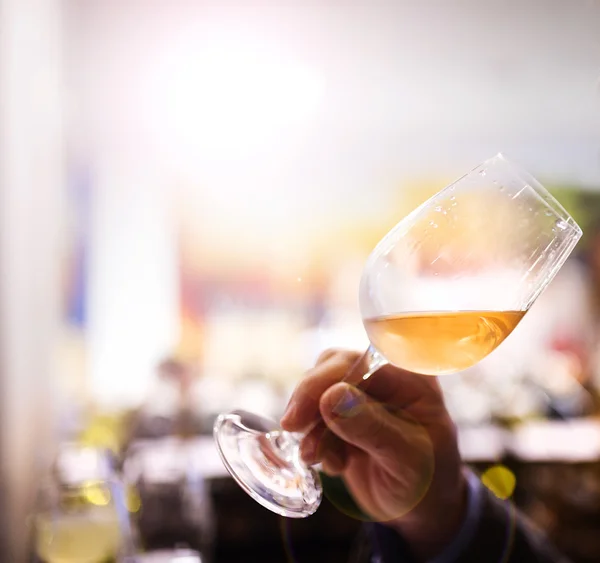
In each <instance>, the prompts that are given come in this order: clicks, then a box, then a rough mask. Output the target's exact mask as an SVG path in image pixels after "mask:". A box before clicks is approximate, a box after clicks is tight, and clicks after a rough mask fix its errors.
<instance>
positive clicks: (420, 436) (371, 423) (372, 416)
mask: <svg viewBox="0 0 600 563" xmlns="http://www.w3.org/2000/svg"><path fill="white" fill-rule="evenodd" d="M319 406H320V410H321V415H322V416H323V420H324V421H325V423H326V424H327V426H328V427H329V429H330V430H331V431H332V432H333V433H335V434H337V436H339V437H340V438H341V439H342V440H344V441H345V442H347V443H349V444H352V445H353V446H356V447H357V448H359V449H361V450H363V451H364V452H366V453H368V454H369V455H370V456H372V457H374V458H376V459H377V460H378V462H379V463H381V465H383V466H384V467H386V468H387V469H389V470H392V471H397V470H398V469H399V468H400V466H401V465H402V466H404V465H406V464H409V465H410V463H411V458H412V457H413V456H414V455H415V454H417V452H418V451H420V452H421V455H422V454H423V453H424V452H428V453H429V452H431V448H432V444H431V439H430V437H429V434H428V433H427V431H426V430H425V428H424V427H423V426H422V425H421V424H419V423H418V422H417V421H416V420H415V419H414V418H413V417H411V416H409V415H407V414H406V412H405V411H402V410H399V409H398V412H392V411H391V409H390V408H389V407H387V406H384V405H383V404H381V403H379V402H377V401H375V400H373V399H372V398H371V397H369V396H368V395H366V394H365V393H363V392H362V391H360V390H359V389H357V388H356V387H354V386H352V385H349V384H348V383H337V384H335V385H333V386H331V387H330V388H329V389H328V390H327V391H326V392H325V393H324V394H323V395H322V396H321V401H320V405H319ZM426 455H427V454H426Z"/></svg>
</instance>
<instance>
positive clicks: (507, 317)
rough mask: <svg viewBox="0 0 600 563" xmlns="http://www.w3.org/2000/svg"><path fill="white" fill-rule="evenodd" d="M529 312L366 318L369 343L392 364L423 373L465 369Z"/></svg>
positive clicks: (409, 314) (484, 355)
mask: <svg viewBox="0 0 600 563" xmlns="http://www.w3.org/2000/svg"><path fill="white" fill-rule="evenodd" d="M524 315H525V311H452V312H444V311H442V312H432V313H405V314H401V315H383V316H381V317H374V318H369V319H365V321H364V325H365V329H366V331H367V335H368V336H369V341H370V342H371V344H372V345H373V347H374V348H375V349H376V350H378V351H379V352H380V353H381V354H382V355H383V356H384V357H385V358H386V359H387V360H388V361H389V362H390V363H392V364H394V365H401V366H402V367H403V368H404V369H405V370H407V371H413V372H415V373H420V374H422V375H447V374H450V373H456V372H459V371H463V370H465V369H467V368H470V367H471V366H473V365H475V364H476V363H478V362H479V361H480V360H482V359H483V358H485V357H486V356H487V355H488V354H489V353H490V352H493V351H494V350H495V349H496V348H497V347H498V346H499V345H500V344H502V342H503V341H504V339H505V338H506V337H507V336H508V335H509V334H510V333H511V332H512V331H513V329H514V328H515V327H516V326H517V325H518V324H519V321H520V320H521V319H522V318H523V316H524Z"/></svg>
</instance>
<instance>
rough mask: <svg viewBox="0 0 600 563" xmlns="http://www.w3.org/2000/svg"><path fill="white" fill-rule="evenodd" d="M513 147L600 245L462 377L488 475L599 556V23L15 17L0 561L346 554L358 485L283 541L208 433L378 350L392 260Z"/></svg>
mask: <svg viewBox="0 0 600 563" xmlns="http://www.w3.org/2000/svg"><path fill="white" fill-rule="evenodd" d="M499 151H501V152H503V153H504V154H506V155H507V156H508V157H509V158H511V159H514V160H515V161H517V162H518V163H519V164H521V165H522V166H523V167H524V168H526V169H527V170H529V171H530V172H531V173H532V174H534V175H535V176H536V177H538V178H539V179H540V180H541V181H542V183H544V185H546V186H547V187H548V188H549V189H550V190H551V191H552V192H553V193H554V194H555V195H557V197H559V199H560V201H561V202H562V203H563V204H564V205H565V207H566V208H567V209H568V211H569V212H570V213H571V214H572V215H573V216H574V217H575V219H576V220H577V221H578V222H579V223H580V224H581V226H582V227H583V229H584V232H585V237H584V240H583V241H582V242H581V243H580V245H579V246H578V248H577V250H576V253H575V255H574V256H573V257H572V259H571V260H570V261H569V263H568V264H567V266H566V267H565V268H564V270H563V272H561V274H560V275H559V277H558V278H557V279H556V280H555V282H553V284H552V285H551V287H550V289H549V290H548V291H547V292H546V293H545V294H544V296H543V298H542V299H540V300H539V302H538V303H537V304H536V305H535V307H534V308H533V310H532V312H531V313H530V314H529V315H528V316H527V317H526V320H525V321H524V322H523V323H522V324H521V325H520V326H519V327H518V329H517V330H516V331H515V334H514V336H512V337H511V338H510V339H509V341H507V342H506V343H505V344H504V345H503V346H501V347H500V349H499V350H498V352H497V353H494V354H492V355H491V356H490V357H489V358H488V359H487V360H485V361H484V362H483V363H482V364H481V365H480V366H477V368H474V369H472V370H470V371H469V372H465V373H463V374H458V375H455V376H447V377H445V378H444V379H443V381H442V384H443V386H444V389H445V392H446V396H447V401H448V406H449V408H450V410H451V412H452V414H453V415H454V417H455V419H456V421H457V423H458V424H459V428H460V436H461V448H462V449H463V453H464V455H465V457H466V459H467V460H469V461H471V462H472V463H473V464H474V465H475V466H476V467H477V468H478V469H479V470H480V471H482V473H483V475H484V477H487V480H484V482H486V484H488V485H489V486H490V487H491V488H492V489H493V490H494V491H495V492H496V493H497V494H498V495H500V496H505V497H509V496H512V497H513V498H514V499H515V501H516V502H517V503H518V504H519V505H520V506H521V507H522V508H523V509H524V510H525V511H526V512H527V513H528V514H529V515H530V516H531V517H532V518H533V519H534V520H535V521H536V522H537V523H538V524H539V525H540V526H542V527H544V528H545V529H547V530H548V531H549V532H550V533H551V535H552V537H553V539H554V540H555V541H556V542H557V543H558V544H559V546H560V547H561V548H562V549H563V550H565V552H567V554H569V555H570V556H571V557H572V558H573V560H574V561H597V560H598V559H599V558H600V535H599V534H598V530H599V529H600V421H598V422H597V417H598V413H599V409H598V407H599V406H600V403H599V401H598V398H599V395H600V341H599V336H600V333H599V332H598V327H599V321H600V229H599V228H600V2H597V1H594V0H576V1H573V0H544V1H538V0H520V1H517V0H496V1H494V2H491V1H487V0H485V1H481V0H479V1H476V0H460V1H457V2H447V1H441V0H431V1H429V2H416V1H409V0H402V1H400V0H398V1H396V2H392V1H389V0H371V1H369V2H367V1H361V0H348V1H338V2H329V3H327V2H318V1H312V0H310V1H307V0H304V1H295V0H286V1H282V2H275V1H274V0H264V1H262V2H261V1H258V0H245V1H243V2H242V1H238V2H235V1H216V0H198V1H196V2H191V1H184V0H168V1H167V0H164V1H158V0H157V1H149V0H147V1H142V0H120V1H116V0H114V1H113V0H102V1H101V0H62V1H61V0H0V198H1V200H0V271H1V272H2V276H1V277H0V362H1V364H0V370H1V371H0V376H1V379H0V402H1V407H0V417H1V418H0V419H1V434H0V448H1V449H2V455H1V456H0V458H1V460H2V461H1V463H0V487H1V493H2V494H0V503H2V510H0V514H1V515H2V516H1V518H2V521H1V522H0V551H1V555H0V559H1V560H2V561H7V562H12V561H15V562H21V561H30V560H37V561H43V562H44V563H80V562H81V563H86V562H89V563H107V562H108V561H112V560H114V557H115V556H116V553H117V551H119V550H120V551H119V553H121V555H122V553H123V549H126V548H123V545H126V546H129V548H130V549H132V550H143V551H145V552H147V553H148V555H147V557H148V561H157V562H158V561H171V560H175V558H177V557H178V558H179V559H180V560H181V561H182V562H183V561H184V560H185V562H186V563H188V562H189V561H200V559H202V561H216V562H226V561H231V562H233V561H236V562H237V561H249V560H252V561H254V560H256V561H258V560H260V561H263V562H267V561H303V560H304V561H321V560H322V561H329V562H332V561H346V560H347V558H348V554H349V553H350V551H351V549H352V545H353V544H352V541H353V538H354V535H355V533H356V531H357V529H358V526H359V523H358V522H357V521H356V520H355V519H353V518H352V517H351V515H349V514H348V510H346V509H344V506H345V504H344V502H342V501H341V500H340V498H341V496H340V495H341V493H340V495H338V493H337V492H336V490H337V489H336V488H335V487H336V485H335V484H331V486H330V488H331V491H333V492H332V493H331V495H328V496H329V497H330V500H331V502H329V501H328V502H327V503H325V504H324V506H323V507H322V508H321V510H320V511H319V512H318V513H317V515H315V516H314V517H312V518H311V519H308V520H306V521H303V522H293V523H289V522H282V521H281V520H280V519H279V518H277V517H275V516H274V515H271V514H270V513H267V512H266V511H265V510H263V509H262V508H260V507H258V505H255V504H254V501H252V500H251V499H250V498H247V497H246V496H245V494H244V493H243V492H242V491H241V490H239V489H238V488H237V486H236V485H235V484H234V483H233V482H232V481H231V480H230V479H229V478H228V476H227V475H226V473H225V470H224V468H223V467H222V466H221V463H220V461H219V460H218V458H217V456H216V452H215V450H214V447H213V445H212V438H211V435H210V434H211V428H212V423H213V421H214V419H215V417H216V415H217V414H218V413H220V412H222V411H226V410H229V409H233V408H248V409H250V410H257V411H260V412H263V413H265V414H269V415H272V416H274V417H278V416H280V415H281V413H282V411H283V408H284V407H285V404H286V402H287V398H288V397H289V395H290V393H291V390H292V389H293V387H294V385H295V384H296V382H297V381H298V380H299V378H300V377H301V376H302V373H303V371H304V370H305V369H307V368H308V367H310V366H311V364H312V363H313V362H314V360H315V359H316V357H317V356H318V354H319V352H320V351H321V350H322V349H323V348H325V347H330V346H342V347H349V348H364V347H366V345H367V340H366V336H365V333H364V330H363V328H362V324H361V320H360V315H359V312H358V306H357V295H358V292H357V288H358V282H359V278H360V273H361V268H362V264H363V262H364V260H365V258H366V256H367V255H368V253H369V251H370V249H371V248H372V247H373V246H374V244H375V243H376V242H377V241H378V240H379V239H380V238H381V237H382V236H383V235H384V234H385V233H386V232H387V231H388V230H389V228H391V227H392V226H393V225H394V224H395V223H397V222H398V221H399V220H400V219H401V218H402V217H403V216H404V215H406V214H407V213H408V212H409V211H410V210H412V209H413V208H414V207H415V206H416V205H417V204H419V203H421V202H422V201H424V200H425V199H426V198H427V197H429V196H430V195H432V194H433V193H435V192H436V191H438V190H439V189H440V188H441V187H443V186H444V185H446V184H447V183H448V182H450V181H452V180H454V179H455V178H456V177H458V176H460V175H462V174H463V173H465V172H467V171H468V170H470V169H471V168H473V167H474V166H475V165H477V164H478V163H479V162H481V161H483V160H485V159H486V158H489V157H490V156H492V155H494V154H496V153H497V152H499ZM107 452H108V453H107ZM90 483H95V484H94V485H93V486H92V485H90ZM98 483H100V485H98ZM115 483H117V484H119V486H120V487H122V490H121V489H119V490H120V491H121V492H120V493H119V492H118V491H117V489H113V488H111V487H113V485H114V484H115ZM115 486H116V485H115ZM90 487H91V488H90ZM117 488H118V487H117ZM73 491H76V493H73ZM74 506H76V507H78V508H77V510H75V512H72V510H74V509H73V507H74ZM82 506H85V510H83V509H82ZM57 507H59V508H57ZM65 507H70V508H69V509H68V510H67V508H65ZM109 508H110V509H112V508H114V509H115V510H114V512H115V513H116V514H118V515H119V518H117V519H116V520H114V519H113V520H111V519H110V518H108V517H106V514H108V512H110V510H108V509H109ZM101 509H107V510H106V511H105V512H106V514H105V513H104V512H102V510H101ZM70 511H71V512H70ZM78 511H79V512H78ZM63 512H64V514H63ZM58 513H60V515H58V516H57V514H58ZM75 513H76V514H77V518H75V516H74V515H73V514H75ZM100 513H101V514H100ZM111 514H112V512H111ZM48 526H49V527H48ZM86 526H87V527H86ZM49 530H50V531H49ZM57 530H58V531H57ZM86 534H91V536H86ZM89 537H93V538H101V540H98V541H96V542H94V541H89V540H86V541H84V540H82V538H89ZM48 538H50V539H48ZM52 538H54V539H52ZM56 538H59V539H56ZM78 540H80V541H79V544H81V543H83V544H85V545H84V546H83V547H82V546H81V545H78ZM53 542H54V543H53ZM57 542H58V543H57ZM102 542H103V543H102ZM116 545H119V546H120V547H119V550H117V548H116V547H115V546H116ZM49 546H50V547H49ZM132 546H134V547H132ZM53 549H54V550H55V551H56V552H54V551H52V550H53ZM86 549H87V550H88V551H87V552H86V551H85V550H86ZM90 549H92V550H95V551H94V552H93V553H92V552H89V550H90ZM175 549H178V550H179V551H177V552H175V551H171V552H169V553H167V552H166V551H164V550H175ZM82 550H83V551H82ZM159 550H163V551H162V553H161V552H160V551H159ZM186 550H188V551H186ZM151 553H154V555H152V554H151ZM151 557H155V559H150V558H151ZM186 557H187V559H186ZM179 559H177V560H179Z"/></svg>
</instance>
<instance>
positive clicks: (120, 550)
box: [33, 444, 136, 563]
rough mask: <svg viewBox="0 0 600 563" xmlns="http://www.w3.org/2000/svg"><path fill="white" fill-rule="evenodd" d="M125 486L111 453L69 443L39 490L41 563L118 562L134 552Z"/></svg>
mask: <svg viewBox="0 0 600 563" xmlns="http://www.w3.org/2000/svg"><path fill="white" fill-rule="evenodd" d="M124 491H125V489H124V486H123V483H122V482H121V480H120V479H119V477H118V475H117V474H116V473H115V471H114V469H113V462H112V458H111V456H110V455H108V453H107V452H104V451H102V450H98V449H94V448H85V447H80V446H78V445H76V444H65V445H63V446H62V447H61V448H60V451H59V454H58V456H57V460H56V463H55V465H54V468H53V471H52V474H51V475H49V476H48V478H47V479H45V480H44V482H43V484H42V486H41V487H40V489H39V491H38V499H37V503H36V507H35V513H34V515H33V524H34V542H35V545H34V547H35V552H36V556H37V561H39V562H40V563H116V562H117V561H126V560H127V558H129V557H132V556H133V555H134V554H135V552H136V549H135V545H134V541H133V534H132V528H131V522H130V519H129V513H128V509H127V506H126V503H125V492H124Z"/></svg>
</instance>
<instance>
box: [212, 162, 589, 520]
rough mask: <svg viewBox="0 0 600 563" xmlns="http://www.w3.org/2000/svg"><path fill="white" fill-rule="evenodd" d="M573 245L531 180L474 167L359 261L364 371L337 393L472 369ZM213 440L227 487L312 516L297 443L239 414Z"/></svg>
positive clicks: (218, 426)
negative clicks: (393, 371)
mask: <svg viewBox="0 0 600 563" xmlns="http://www.w3.org/2000/svg"><path fill="white" fill-rule="evenodd" d="M581 235H582V231H581V229H580V228H579V226H578V225H577V223H576V222H575V221H574V219H573V218H572V217H571V216H570V215H569V214H568V213H567V212H566V211H565V209H564V208H563V207H562V206H561V205H560V203H558V202H557V201H556V199H554V197H553V196H552V195H551V194H550V193H549V192H548V191H547V190H546V189H545V188H544V187H543V186H542V185H541V184H540V183H539V182H538V181H537V180H536V179H535V178H533V177H532V176H531V175H529V174H528V173H527V172H525V171H523V170H521V169H520V168H518V167H517V166H516V165H514V164H513V163H511V162H510V161H509V160H507V159H506V158H505V157H504V156H503V155H501V154H498V155H496V156H495V157H493V158H491V159H489V160H487V161H485V162H484V163H483V164H481V165H479V166H477V167H476V168H475V169H473V170H472V171H471V172H469V173H468V174H466V175H465V176H463V177H461V178H459V179H458V180H456V181H455V182H453V183H452V184H450V185H449V186H447V187H446V188H444V189H443V190H442V191H440V192H439V193H438V194H436V195H434V196H433V197H432V198H430V199H429V200H428V201H426V202H425V203H423V204H422V205H421V206H420V207H418V208H417V209H415V210H414V211H413V212H412V213H411V214H409V215H408V216H407V217H405V218H404V219H402V220H401V221H400V222H399V223H398V224H397V225H396V226H395V227H394V228H393V229H392V230H391V231H390V232H389V233H388V234H387V235H386V236H385V237H384V238H383V239H382V240H381V242H380V243H379V244H378V245H377V246H376V247H375V249H374V250H373V251H372V253H371V254H370V256H369V257H368V259H367V261H366V264H365V266H364V269H363V273H362V278H361V281H360V286H359V303H360V311H361V316H362V320H363V324H364V327H365V330H366V332H367V336H368V338H369V341H370V346H369V349H368V350H367V352H366V356H367V360H368V361H367V363H368V366H369V367H368V370H367V372H366V373H361V374H352V373H350V374H349V376H348V378H347V381H349V382H350V383H353V384H358V383H359V382H360V381H361V380H364V379H367V378H368V377H370V376H371V375H372V374H374V373H375V372H376V371H377V370H378V369H379V368H380V367H382V366H383V365H385V364H387V363H390V364H393V365H395V366H397V367H399V368H402V369H404V370H407V371H410V372H413V373H415V377H419V376H443V375H446V374H452V373H456V372H459V371H462V370H465V369H467V368H470V367H472V366H473V365H475V364H477V363H478V362H479V361H480V360H482V359H483V358H485V357H486V356H487V355H488V354H490V353H491V352H493V351H494V350H495V349H496V348H497V347H498V346H499V345H500V344H501V343H502V342H503V341H504V340H505V339H506V338H507V337H508V336H509V335H510V333H511V332H512V331H513V330H514V328H515V327H516V326H517V325H518V324H519V322H520V321H521V319H522V318H523V317H524V315H525V314H526V313H527V311H528V310H529V309H530V308H531V306H532V305H533V303H534V302H535V300H536V299H537V297H538V296H539V295H540V294H541V293H542V291H543V290H544V289H545V288H546V287H547V285H548V284H549V283H550V281H552V279H553V278H554V277H555V275H556V273H557V272H558V271H559V270H560V268H561V267H562V265H563V264H564V262H565V260H566V259H567V258H568V256H569V255H570V254H571V252H572V250H573V248H574V247H575V245H576V244H577V242H578V241H579V239H580V238H581ZM375 377H376V375H375ZM214 436H215V440H216V443H217V449H218V451H219V454H220V456H221V459H222V460H223V462H224V464H225V466H226V467H227V469H228V470H229V472H230V473H231V475H232V476H233V477H234V479H235V480H236V481H237V482H238V484H239V485H240V486H241V487H242V488H243V489H244V490H245V491H246V492H247V493H248V494H249V495H250V496H252V497H253V498H254V499H255V500H256V501H258V502H259V503H260V504H262V505H263V506H265V507H267V508H269V509H270V510H272V511H274V512H276V513H278V514H281V515H283V516H287V517H293V518H302V517H306V516H309V515H310V514H312V513H314V511H315V510H316V509H317V508H318V506H319V504H320V502H321V497H322V486H321V482H320V478H319V474H318V471H317V469H316V468H315V467H308V466H306V465H305V464H304V463H303V462H302V460H301V459H300V454H299V443H300V440H301V438H302V436H299V435H296V434H290V433H288V432H285V431H283V430H282V429H281V428H280V426H279V425H278V424H277V423H276V422H275V421H272V420H269V419H267V418H265V417H263V416H260V415H258V414H252V413H249V412H246V411H239V410H238V411H234V412H231V413H229V414H225V415H221V416H219V417H218V419H217V421H216V422H215V426H214Z"/></svg>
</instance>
